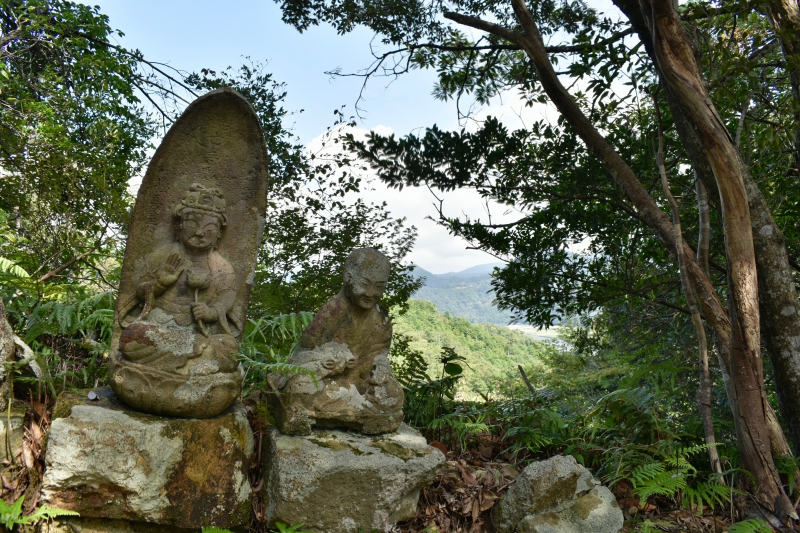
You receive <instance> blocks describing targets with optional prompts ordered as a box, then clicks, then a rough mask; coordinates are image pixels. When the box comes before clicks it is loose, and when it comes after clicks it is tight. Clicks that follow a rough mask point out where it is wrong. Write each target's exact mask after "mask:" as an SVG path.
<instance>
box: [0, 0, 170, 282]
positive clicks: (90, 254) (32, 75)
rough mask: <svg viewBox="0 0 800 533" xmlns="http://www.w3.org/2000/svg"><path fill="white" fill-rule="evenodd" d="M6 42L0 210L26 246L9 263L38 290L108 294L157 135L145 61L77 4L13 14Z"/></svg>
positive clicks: (43, 5)
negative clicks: (65, 285)
mask: <svg viewBox="0 0 800 533" xmlns="http://www.w3.org/2000/svg"><path fill="white" fill-rule="evenodd" d="M0 30H2V34H3V46H2V48H0V104H1V105H0V124H2V126H0V166H2V168H3V179H2V180H0V209H2V210H3V211H5V212H6V213H7V214H8V217H9V218H10V227H12V228H13V232H12V233H13V235H14V237H15V239H16V240H15V245H14V248H13V254H12V255H11V256H8V255H6V259H10V260H12V261H13V262H14V263H16V264H17V265H18V266H19V267H20V268H22V269H24V270H25V271H26V272H27V273H28V274H29V275H31V276H37V277H38V278H44V277H45V276H46V275H47V274H48V273H50V274H51V276H50V278H49V279H50V280H51V281H56V279H62V280H63V279H65V277H66V276H73V277H77V278H86V279H88V280H91V281H94V282H97V283H103V284H106V282H107V281H108V280H104V279H103V277H104V276H105V274H106V273H107V269H108V267H109V266H110V265H107V264H104V261H103V258H104V257H106V256H108V255H113V254H115V253H117V252H118V249H117V242H116V239H117V237H118V235H117V232H118V231H119V229H120V228H121V227H123V226H124V224H125V223H126V220H127V215H128V208H129V206H130V200H131V199H130V195H129V194H128V192H127V184H128V180H129V179H130V178H131V177H133V176H135V175H136V174H137V173H138V172H139V171H140V169H141V167H142V165H143V163H144V161H145V158H146V150H147V149H148V148H149V146H150V144H149V139H150V137H151V136H152V135H153V133H154V127H153V123H152V122H151V120H150V117H149V116H148V115H147V114H146V113H145V111H144V109H143V107H142V106H141V104H140V102H139V99H138V96H137V95H136V92H137V86H141V80H142V79H144V74H143V72H142V70H141V68H140V61H139V59H137V58H136V56H135V55H133V54H131V53H129V52H127V51H126V50H124V49H120V48H118V47H114V46H110V45H109V43H108V41H109V39H112V38H113V37H114V36H115V35H116V33H117V32H114V31H112V29H111V28H110V27H109V25H108V18H107V17H106V16H104V15H102V14H101V13H100V12H99V10H98V8H96V7H89V6H86V5H81V4H77V3H73V2H69V1H63V0H52V1H49V0H26V1H18V0H9V1H6V2H3V4H2V6H0ZM53 273H55V274H58V276H59V278H55V279H54V278H53ZM106 286H107V285H106Z"/></svg>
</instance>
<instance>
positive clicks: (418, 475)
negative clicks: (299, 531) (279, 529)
mask: <svg viewBox="0 0 800 533" xmlns="http://www.w3.org/2000/svg"><path fill="white" fill-rule="evenodd" d="M444 462H445V457H444V454H442V452H440V451H439V450H437V449H436V448H433V447H431V446H428V444H427V443H426V441H425V438H424V437H423V436H422V435H421V434H420V433H419V432H418V431H416V430H413V429H411V428H409V427H408V426H406V425H405V424H403V425H401V426H400V428H399V429H398V430H397V431H396V432H394V433H388V434H384V435H380V436H376V437H369V436H363V435H358V434H353V433H347V432H344V431H337V430H330V431H320V430H315V431H314V432H313V433H312V435H309V436H288V435H284V434H282V433H280V432H279V431H278V430H277V429H274V430H273V431H271V432H270V433H269V434H268V438H267V439H266V445H265V449H264V456H263V467H264V490H265V492H266V494H265V499H266V501H267V502H268V508H267V517H268V520H269V523H270V524H274V523H275V522H276V521H277V522H283V523H287V524H296V523H299V522H303V523H304V524H305V526H304V527H303V529H305V530H309V531H319V532H325V533H356V532H357V531H358V530H359V528H362V529H363V530H364V531H371V530H372V529H378V530H379V531H384V529H385V527H386V524H394V523H396V522H399V521H401V520H405V519H407V518H410V517H412V516H413V515H414V514H415V512H416V508H417V500H418V499H419V491H420V489H421V488H422V487H424V486H426V485H428V484H430V483H431V482H432V481H433V479H434V477H435V476H436V473H437V472H438V470H439V469H440V468H441V467H442V466H443V465H444Z"/></svg>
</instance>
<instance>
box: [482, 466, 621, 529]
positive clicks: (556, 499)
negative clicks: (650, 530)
mask: <svg viewBox="0 0 800 533" xmlns="http://www.w3.org/2000/svg"><path fill="white" fill-rule="evenodd" d="M492 520H493V522H494V526H495V529H496V531H497V533H617V532H619V531H620V530H621V529H622V523H623V520H624V517H623V516H622V511H621V510H620V508H619V506H618V505H617V501H616V499H614V495H613V494H612V493H611V491H610V490H608V489H607V488H606V487H604V486H602V485H601V484H600V482H599V481H597V480H596V479H594V477H593V476H592V474H591V472H589V471H588V470H587V469H586V468H584V467H583V466H581V465H579V464H578V463H577V461H575V458H574V457H572V456H562V455H558V456H555V457H551V458H550V459H548V460H546V461H537V462H534V463H531V464H530V465H528V466H527V467H526V468H525V470H523V471H522V473H521V474H520V475H519V477H518V478H517V481H516V482H515V483H514V485H512V486H511V488H510V489H509V490H508V493H507V494H506V496H505V497H504V498H503V499H502V500H500V502H499V503H498V504H497V506H496V507H495V508H494V511H493V513H492Z"/></svg>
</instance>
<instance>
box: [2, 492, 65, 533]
mask: <svg viewBox="0 0 800 533" xmlns="http://www.w3.org/2000/svg"><path fill="white" fill-rule="evenodd" d="M24 500H25V496H20V497H19V498H17V500H16V501H15V502H14V503H13V504H11V505H9V504H7V503H6V502H5V501H3V500H1V499H0V524H2V525H3V526H4V527H5V528H6V529H7V530H8V531H11V530H12V529H13V528H14V526H26V525H30V524H38V523H39V522H41V521H42V520H49V519H51V518H57V517H59V516H79V515H78V513H76V512H75V511H68V510H66V509H56V508H54V507H47V506H46V505H42V506H40V507H37V508H36V510H35V511H34V512H32V513H31V514H29V515H24V514H23V513H22V502H23V501H24Z"/></svg>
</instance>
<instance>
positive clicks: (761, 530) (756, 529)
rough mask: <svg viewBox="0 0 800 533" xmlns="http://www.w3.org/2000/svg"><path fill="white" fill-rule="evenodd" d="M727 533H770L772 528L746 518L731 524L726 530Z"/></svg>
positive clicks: (757, 520)
mask: <svg viewBox="0 0 800 533" xmlns="http://www.w3.org/2000/svg"><path fill="white" fill-rule="evenodd" d="M728 533H772V528H771V527H769V526H768V525H767V523H766V522H764V521H763V520H759V519H758V518H748V519H747V520H743V521H741V522H737V523H736V524H733V525H732V526H731V527H730V528H728Z"/></svg>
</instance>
